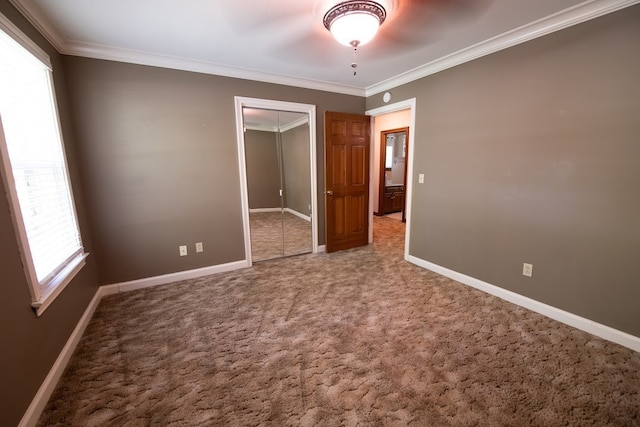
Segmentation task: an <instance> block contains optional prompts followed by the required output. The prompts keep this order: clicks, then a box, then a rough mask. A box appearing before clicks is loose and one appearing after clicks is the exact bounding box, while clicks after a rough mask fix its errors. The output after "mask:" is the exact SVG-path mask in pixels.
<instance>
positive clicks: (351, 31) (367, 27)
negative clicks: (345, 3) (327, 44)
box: [331, 12, 380, 46]
mask: <svg viewBox="0 0 640 427" xmlns="http://www.w3.org/2000/svg"><path fill="white" fill-rule="evenodd" d="M379 26H380V21H379V20H378V18H377V17H376V16H374V15H371V14H370V13H365V12H353V13H348V14H346V15H343V16H341V17H339V18H337V19H336V20H335V21H333V22H332V23H331V34H333V37H335V39H336V40H337V41H338V42H339V43H341V44H343V45H345V46H353V45H354V42H355V44H356V45H357V46H362V45H363V44H365V43H367V42H368V41H370V40H371V39H372V38H373V37H374V36H375V35H376V33H377V32H378V27H379Z"/></svg>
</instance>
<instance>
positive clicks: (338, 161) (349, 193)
mask: <svg viewBox="0 0 640 427" xmlns="http://www.w3.org/2000/svg"><path fill="white" fill-rule="evenodd" d="M370 123H371V121H370V117H369V116H362V115H359V114H347V113H334V112H330V111H327V112H325V114H324V140H325V141H324V147H325V148H324V152H325V174H324V176H325V212H326V214H325V216H326V218H325V219H326V221H325V228H326V251H327V252H335V251H339V250H342V249H349V248H355V247H357V246H363V245H366V244H367V243H368V236H369V130H370Z"/></svg>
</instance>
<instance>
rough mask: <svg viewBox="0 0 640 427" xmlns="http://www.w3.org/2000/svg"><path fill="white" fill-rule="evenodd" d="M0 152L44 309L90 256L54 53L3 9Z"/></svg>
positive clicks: (38, 305) (36, 300) (36, 299)
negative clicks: (67, 150)
mask: <svg viewBox="0 0 640 427" xmlns="http://www.w3.org/2000/svg"><path fill="white" fill-rule="evenodd" d="M0 157H2V162H1V164H2V167H1V168H0V169H1V170H2V174H3V179H4V182H5V186H6V190H7V195H8V198H9V202H10V205H11V209H12V217H13V221H14V226H15V229H16V235H17V236H18V242H19V244H20V249H21V253H22V258H23V265H24V270H25V274H26V276H27V282H28V283H29V287H30V291H31V299H32V306H33V307H34V308H35V310H36V313H37V314H38V315H40V314H41V313H42V312H43V311H44V310H45V309H46V308H47V307H48V306H49V304H50V303H51V302H52V301H53V299H54V298H55V297H56V296H57V295H58V294H59V293H60V292H61V291H62V289H64V287H65V286H66V285H67V284H68V283H69V282H70V281H71V279H72V278H73V277H74V276H75V275H76V274H77V273H78V271H80V269H81V268H82V266H84V264H85V258H86V256H87V254H85V253H84V249H83V247H82V240H81V238H80V231H79V228H78V221H77V218H76V213H75V207H74V204H73V195H72V192H71V184H70V182H69V175H68V172H67V165H66V161H65V155H64V146H63V142H62V136H61V132H60V124H59V120H58V113H57V108H56V102H55V94H54V90H53V81H52V74H51V66H50V64H49V58H48V56H47V54H46V53H44V52H43V51H42V50H40V49H39V48H38V47H37V46H36V45H34V44H33V42H31V41H30V40H29V39H28V38H27V37H26V36H24V35H23V34H22V33H21V32H20V31H19V30H18V29H17V28H15V27H14V26H13V25H12V24H11V23H10V22H9V21H8V20H7V19H6V18H5V17H4V16H2V15H0Z"/></svg>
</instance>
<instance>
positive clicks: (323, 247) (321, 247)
mask: <svg viewBox="0 0 640 427" xmlns="http://www.w3.org/2000/svg"><path fill="white" fill-rule="evenodd" d="M320 252H327V246H326V245H318V253H320Z"/></svg>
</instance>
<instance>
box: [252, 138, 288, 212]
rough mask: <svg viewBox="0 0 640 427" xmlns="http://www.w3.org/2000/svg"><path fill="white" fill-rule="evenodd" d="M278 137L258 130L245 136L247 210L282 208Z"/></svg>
mask: <svg viewBox="0 0 640 427" xmlns="http://www.w3.org/2000/svg"><path fill="white" fill-rule="evenodd" d="M277 137H278V134H277V133H275V132H267V131H259V130H249V129H248V130H247V131H246V132H245V133H244V149H245V157H246V161H247V194H248V198H249V209H263V208H280V207H281V206H280V205H281V204H282V202H281V200H280V186H281V184H280V162H279V161H278V151H279V150H278V139H277Z"/></svg>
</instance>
